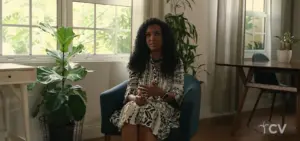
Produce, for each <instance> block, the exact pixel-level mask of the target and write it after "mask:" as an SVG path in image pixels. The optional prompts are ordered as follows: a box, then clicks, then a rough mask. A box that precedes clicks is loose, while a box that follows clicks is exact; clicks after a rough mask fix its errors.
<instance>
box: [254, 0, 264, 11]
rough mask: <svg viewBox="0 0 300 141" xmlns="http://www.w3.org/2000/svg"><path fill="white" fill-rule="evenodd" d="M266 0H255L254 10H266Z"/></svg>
mask: <svg viewBox="0 0 300 141" xmlns="http://www.w3.org/2000/svg"><path fill="white" fill-rule="evenodd" d="M264 7H265V0H253V11H255V12H264V11H265V10H264Z"/></svg>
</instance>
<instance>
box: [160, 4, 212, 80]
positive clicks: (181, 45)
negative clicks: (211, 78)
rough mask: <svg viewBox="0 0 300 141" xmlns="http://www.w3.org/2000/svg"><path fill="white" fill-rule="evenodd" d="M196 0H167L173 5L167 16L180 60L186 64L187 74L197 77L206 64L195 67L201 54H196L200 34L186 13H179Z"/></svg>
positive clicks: (166, 19)
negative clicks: (179, 9) (196, 60)
mask: <svg viewBox="0 0 300 141" xmlns="http://www.w3.org/2000/svg"><path fill="white" fill-rule="evenodd" d="M191 3H194V0H167V4H170V5H171V13H168V14H166V15H165V21H166V23H167V24H168V25H169V26H170V27H171V28H172V31H173V33H174V36H175V41H176V45H177V50H178V53H179V57H180V59H181V60H182V61H183V64H184V71H185V73H191V74H192V75H193V76H195V75H196V74H197V73H198V72H199V71H201V70H204V71H206V70H205V69H201V67H203V66H204V65H205V64H198V65H195V59H196V58H197V57H199V56H200V55H201V54H197V53H196V48H197V41H198V33H197V29H196V27H195V25H194V24H192V23H191V22H190V21H189V20H188V19H187V18H186V17H185V15H184V12H182V13H177V11H178V10H177V9H178V8H184V9H185V8H186V7H189V8H190V9H192V6H191Z"/></svg>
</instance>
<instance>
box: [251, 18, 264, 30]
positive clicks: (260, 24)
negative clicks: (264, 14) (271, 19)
mask: <svg viewBox="0 0 300 141" xmlns="http://www.w3.org/2000/svg"><path fill="white" fill-rule="evenodd" d="M253 24H254V32H256V33H265V18H254V19H253Z"/></svg>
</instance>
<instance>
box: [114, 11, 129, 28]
mask: <svg viewBox="0 0 300 141" xmlns="http://www.w3.org/2000/svg"><path fill="white" fill-rule="evenodd" d="M117 13H118V14H117V21H118V22H117V23H118V25H117V27H119V28H120V29H126V30H130V29H131V8H130V7H122V6H119V7H117Z"/></svg>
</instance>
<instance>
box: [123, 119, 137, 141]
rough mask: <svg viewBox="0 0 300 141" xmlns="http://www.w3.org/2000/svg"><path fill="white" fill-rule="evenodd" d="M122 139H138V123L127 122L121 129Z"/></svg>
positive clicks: (129, 140) (127, 140)
mask: <svg viewBox="0 0 300 141" xmlns="http://www.w3.org/2000/svg"><path fill="white" fill-rule="evenodd" d="M121 136H122V141H138V128H137V125H131V124H128V123H125V124H124V126H123V128H122V131H121Z"/></svg>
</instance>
